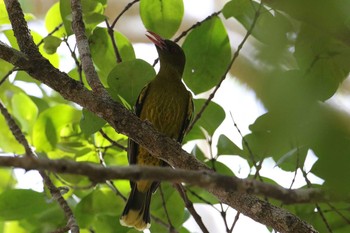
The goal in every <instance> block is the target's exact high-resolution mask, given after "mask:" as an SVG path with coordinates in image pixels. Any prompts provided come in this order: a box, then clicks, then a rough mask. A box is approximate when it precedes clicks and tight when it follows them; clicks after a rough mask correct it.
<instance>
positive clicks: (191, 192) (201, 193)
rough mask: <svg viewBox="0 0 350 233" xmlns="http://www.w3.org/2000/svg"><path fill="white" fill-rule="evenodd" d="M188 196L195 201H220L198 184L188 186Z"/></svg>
mask: <svg viewBox="0 0 350 233" xmlns="http://www.w3.org/2000/svg"><path fill="white" fill-rule="evenodd" d="M186 189H187V190H188V191H187V196H188V198H189V199H190V200H191V201H192V202H193V203H211V204H217V203H219V201H218V199H217V198H216V197H215V196H214V195H213V194H211V193H209V192H207V191H206V190H204V189H202V188H199V187H197V186H186Z"/></svg>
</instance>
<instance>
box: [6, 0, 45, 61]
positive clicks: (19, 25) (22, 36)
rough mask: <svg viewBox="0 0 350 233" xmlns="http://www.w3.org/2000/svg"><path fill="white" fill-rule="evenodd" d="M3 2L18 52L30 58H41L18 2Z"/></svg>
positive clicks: (15, 0) (13, 0) (12, 0)
mask: <svg viewBox="0 0 350 233" xmlns="http://www.w3.org/2000/svg"><path fill="white" fill-rule="evenodd" d="M4 2H5V5H6V10H7V12H8V15H9V18H10V21H11V25H12V28H13V32H14V34H15V37H16V38H17V43H18V46H19V48H20V50H21V51H23V52H24V53H25V54H27V55H28V56H30V57H33V58H34V57H41V54H40V53H39V50H38V47H37V46H36V45H35V43H34V41H33V37H32V36H31V35H30V32H29V29H28V26H27V22H26V21H25V19H24V15H23V11H22V9H21V6H20V4H19V2H18V1H17V0H5V1H4Z"/></svg>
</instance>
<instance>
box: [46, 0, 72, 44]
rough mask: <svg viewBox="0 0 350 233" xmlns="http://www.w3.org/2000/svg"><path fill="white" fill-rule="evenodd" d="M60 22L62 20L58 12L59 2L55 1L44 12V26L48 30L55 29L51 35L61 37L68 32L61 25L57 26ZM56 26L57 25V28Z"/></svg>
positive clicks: (61, 22)
mask: <svg viewBox="0 0 350 233" xmlns="http://www.w3.org/2000/svg"><path fill="white" fill-rule="evenodd" d="M61 24H63V21H62V17H61V12H60V2H57V3H55V4H54V5H52V6H51V8H50V9H49V10H48V11H47V13H46V16H45V27H46V30H47V31H48V32H53V31H55V32H54V33H53V34H52V36H55V37H58V38H63V37H64V36H68V34H67V32H66V30H65V27H64V26H63V25H62V26H61V27H59V26H60V25H61ZM57 27H59V29H58V30H57Z"/></svg>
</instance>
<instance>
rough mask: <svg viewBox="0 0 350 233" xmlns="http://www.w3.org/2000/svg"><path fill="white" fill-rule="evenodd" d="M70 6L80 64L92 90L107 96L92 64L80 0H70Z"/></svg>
mask: <svg viewBox="0 0 350 233" xmlns="http://www.w3.org/2000/svg"><path fill="white" fill-rule="evenodd" d="M71 6H72V17H73V22H72V28H73V31H74V34H75V38H76V41H77V47H78V51H79V54H80V60H81V64H82V67H83V70H84V73H85V76H86V80H87V81H88V83H89V85H90V87H91V88H92V90H93V91H94V92H96V93H98V94H100V95H102V96H104V95H107V94H106V90H105V89H104V87H103V85H102V83H101V82H100V79H99V77H98V75H97V72H96V70H95V67H94V64H93V62H92V58H91V53H90V47H89V41H88V39H87V37H86V35H85V25H84V21H83V15H82V12H83V10H82V6H81V2H80V0H71Z"/></svg>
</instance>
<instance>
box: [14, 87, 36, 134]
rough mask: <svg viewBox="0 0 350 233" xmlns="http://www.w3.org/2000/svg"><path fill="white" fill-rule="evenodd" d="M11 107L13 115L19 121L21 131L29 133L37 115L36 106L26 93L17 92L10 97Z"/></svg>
mask: <svg viewBox="0 0 350 233" xmlns="http://www.w3.org/2000/svg"><path fill="white" fill-rule="evenodd" d="M12 109H13V115H14V117H15V118H16V119H17V120H18V121H19V123H20V128H21V129H22V132H25V133H31V130H32V127H33V125H34V123H35V121H36V118H37V116H38V108H37V106H36V105H35V103H34V102H33V101H32V100H31V98H30V97H28V96H27V95H26V94H24V93H17V94H15V95H14V96H13V97H12Z"/></svg>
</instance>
